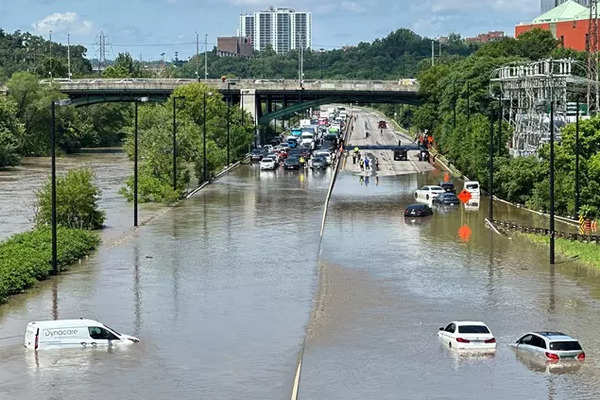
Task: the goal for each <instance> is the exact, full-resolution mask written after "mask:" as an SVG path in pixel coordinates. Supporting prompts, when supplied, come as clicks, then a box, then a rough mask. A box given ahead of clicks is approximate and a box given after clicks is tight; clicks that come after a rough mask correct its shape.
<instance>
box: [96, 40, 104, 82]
mask: <svg viewBox="0 0 600 400" xmlns="http://www.w3.org/2000/svg"><path fill="white" fill-rule="evenodd" d="M96 45H97V46H98V73H99V74H101V73H102V70H104V68H105V67H106V35H105V34H104V32H103V31H100V34H99V35H98V41H97V42H96Z"/></svg>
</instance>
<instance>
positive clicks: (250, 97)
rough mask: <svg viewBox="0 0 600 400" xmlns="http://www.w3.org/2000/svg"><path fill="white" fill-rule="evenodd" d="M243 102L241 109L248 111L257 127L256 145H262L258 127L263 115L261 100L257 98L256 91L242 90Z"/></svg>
mask: <svg viewBox="0 0 600 400" xmlns="http://www.w3.org/2000/svg"><path fill="white" fill-rule="evenodd" d="M240 91H241V97H242V100H241V102H240V108H241V109H243V110H245V111H247V112H248V113H250V115H252V120H253V121H254V126H255V130H256V131H255V139H254V145H255V146H256V145H259V144H261V140H260V127H259V126H258V119H259V118H260V116H261V114H262V109H260V107H261V105H260V98H258V97H257V96H256V89H240Z"/></svg>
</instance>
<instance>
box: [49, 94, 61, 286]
mask: <svg viewBox="0 0 600 400" xmlns="http://www.w3.org/2000/svg"><path fill="white" fill-rule="evenodd" d="M50 152H51V154H52V167H51V170H52V172H51V175H52V178H51V180H52V183H51V186H52V199H51V201H52V216H51V223H52V272H53V273H54V274H55V275H56V274H58V273H59V270H58V260H57V255H56V253H57V252H56V102H55V101H54V100H52V128H51V130H50Z"/></svg>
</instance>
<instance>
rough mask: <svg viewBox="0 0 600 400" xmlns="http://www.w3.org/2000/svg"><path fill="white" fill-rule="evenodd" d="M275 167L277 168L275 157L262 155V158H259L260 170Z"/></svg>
mask: <svg viewBox="0 0 600 400" xmlns="http://www.w3.org/2000/svg"><path fill="white" fill-rule="evenodd" d="M275 168H277V162H276V161H275V159H273V158H271V157H264V158H263V159H262V160H260V169H261V170H263V171H264V170H274V169H275Z"/></svg>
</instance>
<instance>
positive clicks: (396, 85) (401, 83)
mask: <svg viewBox="0 0 600 400" xmlns="http://www.w3.org/2000/svg"><path fill="white" fill-rule="evenodd" d="M193 82H196V80H195V79H183V78H182V79H151V78H123V79H118V78H117V79H104V78H97V79H96V78H87V79H76V80H69V79H54V80H52V81H50V80H43V81H41V83H42V84H57V85H59V86H60V88H61V90H64V91H71V90H72V91H84V90H115V89H117V90H135V89H154V90H161V89H163V90H172V89H174V88H176V87H178V86H181V85H186V84H189V83H193ZM201 82H203V83H205V84H207V85H209V86H211V87H214V88H217V89H221V90H225V89H227V86H228V83H231V84H233V83H235V85H232V86H230V90H239V89H242V88H243V89H256V90H315V91H318V90H322V91H327V90H333V91H395V92H416V91H418V90H419V85H418V83H417V81H416V80H414V79H401V80H398V81H384V80H305V81H304V82H302V84H300V82H299V81H298V80H295V79H236V80H229V81H226V82H223V81H222V80H220V79H210V80H206V81H204V80H203V81H201Z"/></svg>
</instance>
